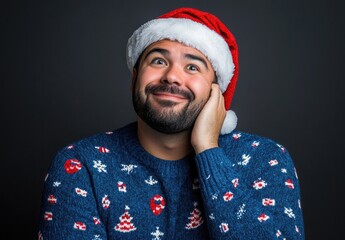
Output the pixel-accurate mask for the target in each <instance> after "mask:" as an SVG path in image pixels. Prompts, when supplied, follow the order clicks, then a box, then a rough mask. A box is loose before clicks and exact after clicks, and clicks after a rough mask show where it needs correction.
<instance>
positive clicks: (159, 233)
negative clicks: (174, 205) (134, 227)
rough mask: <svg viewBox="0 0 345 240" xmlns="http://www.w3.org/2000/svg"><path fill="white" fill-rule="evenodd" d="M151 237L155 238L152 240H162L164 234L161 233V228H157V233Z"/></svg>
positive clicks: (153, 233)
mask: <svg viewBox="0 0 345 240" xmlns="http://www.w3.org/2000/svg"><path fill="white" fill-rule="evenodd" d="M151 235H152V236H154V237H155V238H152V240H161V238H160V237H162V236H164V233H163V232H161V231H159V227H156V231H155V232H152V233H151Z"/></svg>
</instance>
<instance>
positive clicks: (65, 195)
mask: <svg viewBox="0 0 345 240" xmlns="http://www.w3.org/2000/svg"><path fill="white" fill-rule="evenodd" d="M38 235H39V239H49V240H74V239H106V233H105V227H104V225H103V223H102V222H101V220H100V216H99V213H98V208H97V202H96V199H95V196H94V194H93V185H92V181H91V177H90V174H89V171H88V169H87V166H86V164H84V163H83V162H82V159H81V158H80V157H79V156H78V154H75V153H74V151H73V149H68V148H66V149H63V150H61V151H60V152H59V153H58V154H57V155H56V157H55V158H54V159H53V161H52V163H51V166H50V168H49V171H48V174H47V176H46V179H45V183H44V189H43V194H42V202H41V213H40V220H39V232H38Z"/></svg>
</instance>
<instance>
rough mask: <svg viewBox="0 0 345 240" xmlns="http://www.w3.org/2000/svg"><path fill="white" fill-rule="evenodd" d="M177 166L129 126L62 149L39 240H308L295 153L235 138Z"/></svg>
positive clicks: (49, 182)
mask: <svg viewBox="0 0 345 240" xmlns="http://www.w3.org/2000/svg"><path fill="white" fill-rule="evenodd" d="M219 145H220V147H219V148H212V149H208V150H206V151H204V152H202V153H200V154H197V155H195V154H189V155H188V156H186V157H184V158H183V159H180V160H177V161H167V160H162V159H158V158H156V157H154V156H152V155H150V154H149V153H148V152H146V151H145V150H144V149H143V148H142V146H141V145H140V143H139V141H138V138H137V135H136V124H135V123H131V124H129V125H127V126H125V127H123V128H120V129H118V130H116V131H113V132H104V133H100V134H97V135H94V136H91V137H88V138H85V139H82V140H80V141H77V142H75V143H73V144H71V145H69V146H66V147H65V148H63V149H61V150H60V151H59V152H58V153H57V155H56V157H55V159H54V160H53V161H52V164H51V166H50V169H49V172H48V174H47V176H46V179H45V184H44V191H43V196H42V207H41V215H40V224H39V232H38V235H39V239H44V240H53V239H59V240H60V239H61V240H66V239H67V240H69V239H79V240H80V239H83V240H84V239H90V240H91V239H94V240H95V239H98V240H99V239H103V240H105V239H121V240H122V239H155V240H159V239H198V240H200V239H245V240H250V239H265V240H266V239H285V238H286V239H304V227H303V216H302V210H301V204H300V189H299V183H298V179H297V174H296V170H295V167H294V165H293V161H292V160H291V158H290V156H289V153H288V151H287V150H286V149H285V148H284V147H283V146H281V145H279V144H277V143H275V142H274V141H272V140H270V139H267V138H263V137H260V136H256V135H252V134H247V133H243V132H239V131H236V130H235V131H233V132H232V133H230V134H227V135H221V136H220V138H219Z"/></svg>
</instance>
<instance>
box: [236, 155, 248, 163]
mask: <svg viewBox="0 0 345 240" xmlns="http://www.w3.org/2000/svg"><path fill="white" fill-rule="evenodd" d="M250 159H251V156H249V155H248V154H247V155H246V154H243V155H242V162H238V163H237V164H238V165H242V166H245V165H247V164H248V163H249V160H250Z"/></svg>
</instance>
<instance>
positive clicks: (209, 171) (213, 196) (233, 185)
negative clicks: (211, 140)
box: [196, 143, 304, 240]
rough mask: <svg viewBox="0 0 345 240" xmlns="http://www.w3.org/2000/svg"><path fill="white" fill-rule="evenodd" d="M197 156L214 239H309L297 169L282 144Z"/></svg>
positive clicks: (216, 149) (211, 151)
mask: <svg viewBox="0 0 345 240" xmlns="http://www.w3.org/2000/svg"><path fill="white" fill-rule="evenodd" d="M268 145H270V146H266V147H265V146H261V150H260V151H256V152H252V153H250V154H247V152H246V151H243V153H242V152H240V153H239V154H237V155H238V156H237V155H236V154H230V153H229V152H227V151H226V150H225V149H223V148H213V149H209V150H206V151H204V152H202V153H200V154H198V155H197V156H196V163H197V168H198V173H199V178H200V183H201V192H202V197H203V202H204V208H205V212H206V219H207V224H208V228H209V232H210V236H211V239H246V240H249V239H280V238H281V239H304V227H303V216H302V210H301V204H300V189H299V182H298V178H297V173H296V169H295V167H294V164H293V161H292V159H291V157H290V155H289V153H288V152H287V150H286V149H285V148H283V147H282V146H280V145H279V144H272V143H270V144H268Z"/></svg>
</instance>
